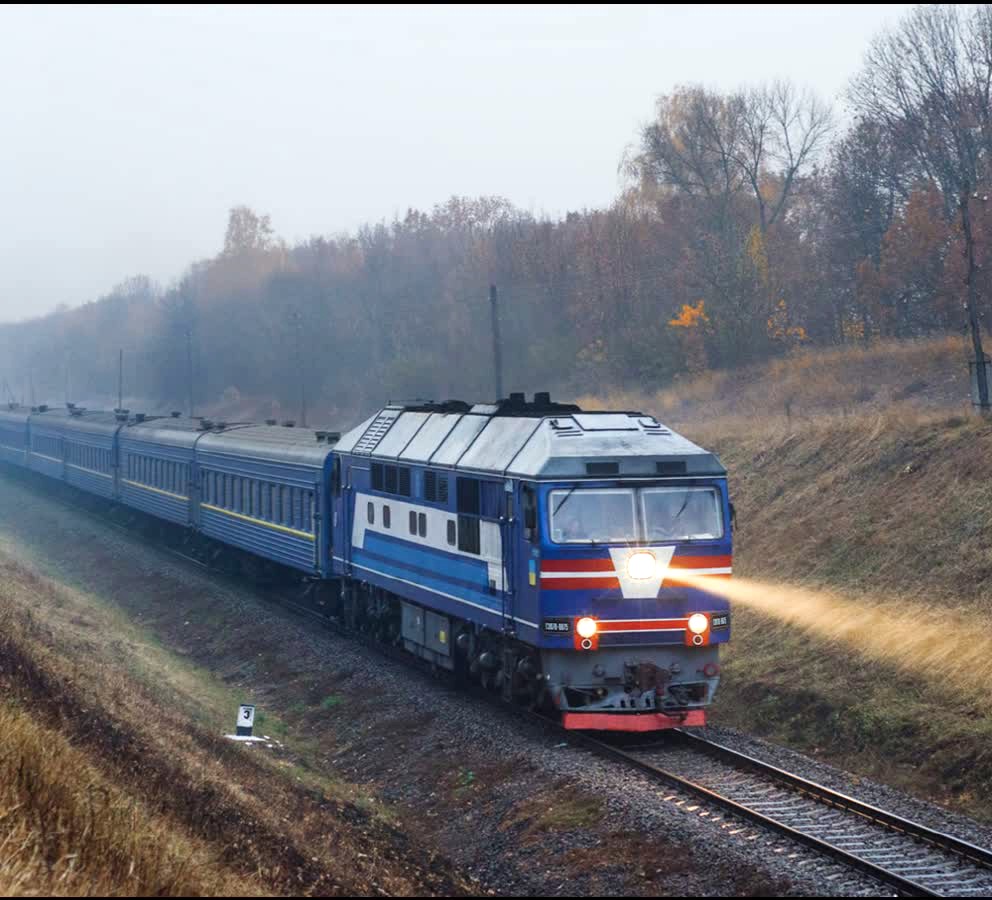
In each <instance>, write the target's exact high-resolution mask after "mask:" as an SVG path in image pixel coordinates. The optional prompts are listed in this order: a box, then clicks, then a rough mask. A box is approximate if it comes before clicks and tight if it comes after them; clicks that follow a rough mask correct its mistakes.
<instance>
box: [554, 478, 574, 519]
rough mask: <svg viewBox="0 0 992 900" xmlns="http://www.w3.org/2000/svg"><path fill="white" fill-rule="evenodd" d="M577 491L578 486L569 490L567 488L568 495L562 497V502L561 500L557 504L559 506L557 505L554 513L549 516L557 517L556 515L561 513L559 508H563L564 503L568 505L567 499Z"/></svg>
mask: <svg viewBox="0 0 992 900" xmlns="http://www.w3.org/2000/svg"><path fill="white" fill-rule="evenodd" d="M578 489H579V486H578V485H575V487H571V488H569V489H568V493H567V494H565V496H564V497H562V500H561V503H559V504H558V505H557V506H556V507H555V509H554V512H553V513H551V515H552V516H557V515H558V513H560V512H561V508H562V507H563V506H564V505H565V504H566V503H568V500H569V498H570V497H571V496H572V494H574V493H575V492H576V491H577V490H578Z"/></svg>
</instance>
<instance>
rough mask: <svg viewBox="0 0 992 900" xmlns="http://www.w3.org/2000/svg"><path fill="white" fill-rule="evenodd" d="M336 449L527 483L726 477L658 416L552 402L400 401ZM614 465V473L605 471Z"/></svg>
mask: <svg viewBox="0 0 992 900" xmlns="http://www.w3.org/2000/svg"><path fill="white" fill-rule="evenodd" d="M336 449H337V450H338V451H340V452H343V453H354V454H356V455H360V456H368V457H371V458H373V459H383V460H390V461H395V462H401V463H419V464H430V465H433V466H442V467H447V468H453V469H459V470H466V471H472V472H488V473H491V474H499V475H504V476H512V477H517V478H528V479H545V480H549V479H575V478H591V477H599V478H602V477H609V476H611V475H618V476H621V477H623V476H626V477H641V478H644V477H658V476H659V475H675V474H678V475H688V476H693V475H697V476H714V475H725V474H726V470H725V469H724V467H723V465H722V464H721V462H720V461H719V459H717V457H716V456H715V455H714V454H713V453H710V452H709V451H708V450H704V449H703V448H702V447H698V446H697V445H696V444H693V443H692V442H691V441H689V440H688V439H686V438H684V437H683V436H682V435H680V434H677V433H676V432H674V431H672V430H671V429H670V428H667V427H666V426H664V425H662V424H661V423H660V422H658V421H657V420H656V419H655V418H654V417H653V416H647V415H644V414H642V413H638V412H583V411H582V410H580V409H579V408H578V407H577V406H563V405H558V404H550V403H548V402H542V403H535V404H521V402H520V401H517V402H515V403H510V404H508V403H507V402H505V401H504V402H503V403H498V404H484V405H477V406H473V407H471V408H468V407H466V408H465V409H462V408H460V406H459V405H456V404H446V405H443V406H440V405H439V406H435V407H431V406H428V405H418V406H408V405H399V404H394V405H390V406H387V407H385V408H384V409H382V410H380V411H379V412H377V413H376V414H375V415H374V416H372V417H371V418H369V419H367V420H366V421H365V422H363V423H362V424H361V425H359V426H358V427H357V428H355V429H353V430H352V431H349V432H347V433H346V434H345V435H343V436H342V438H341V440H340V441H339V442H338V445H337V448H336ZM610 463H615V464H616V468H615V469H611V470H607V469H605V468H604V467H603V464H607V465H608V464H610ZM590 466H592V467H593V468H589V467H590Z"/></svg>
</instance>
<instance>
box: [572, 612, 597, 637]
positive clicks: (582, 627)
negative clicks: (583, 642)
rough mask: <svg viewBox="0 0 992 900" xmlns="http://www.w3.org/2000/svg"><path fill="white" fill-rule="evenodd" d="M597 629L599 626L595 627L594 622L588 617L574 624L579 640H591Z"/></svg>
mask: <svg viewBox="0 0 992 900" xmlns="http://www.w3.org/2000/svg"><path fill="white" fill-rule="evenodd" d="M598 628H599V626H598V625H596V620H595V619H590V618H589V616H586V617H585V618H582V619H579V621H578V622H576V623H575V630H576V631H577V632H578V633H579V637H581V638H591V637H592V636H593V635H594V634H595V633H596V631H597V630H598Z"/></svg>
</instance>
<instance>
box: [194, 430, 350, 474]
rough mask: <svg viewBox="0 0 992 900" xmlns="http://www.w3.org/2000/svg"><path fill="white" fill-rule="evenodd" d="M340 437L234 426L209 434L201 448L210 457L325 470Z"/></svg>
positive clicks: (316, 432) (200, 444)
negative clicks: (328, 458)
mask: <svg viewBox="0 0 992 900" xmlns="http://www.w3.org/2000/svg"><path fill="white" fill-rule="evenodd" d="M336 440H337V435H336V434H335V433H333V432H326V431H315V430H313V429H311V428H287V427H286V426H284V425H232V426H229V427H228V428H227V429H225V430H223V431H215V432H210V433H209V434H205V435H204V436H203V437H202V438H201V439H200V442H199V444H197V447H198V449H199V450H201V451H204V452H208V453H224V454H226V455H229V456H241V457H250V458H252V459H262V460H266V461H269V462H277V463H280V462H281V463H293V464H295V465H303V466H310V467H313V468H323V466H324V464H325V463H326V461H327V457H328V456H330V455H331V453H332V452H333V451H334V445H335V442H336Z"/></svg>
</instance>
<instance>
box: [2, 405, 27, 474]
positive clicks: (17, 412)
mask: <svg viewBox="0 0 992 900" xmlns="http://www.w3.org/2000/svg"><path fill="white" fill-rule="evenodd" d="M30 416H31V413H30V411H29V410H28V409H26V408H25V407H23V406H19V405H18V404H16V403H8V404H7V405H6V406H4V407H2V408H0V462H8V463H11V464H13V465H15V466H27V464H28V422H29V420H30Z"/></svg>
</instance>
